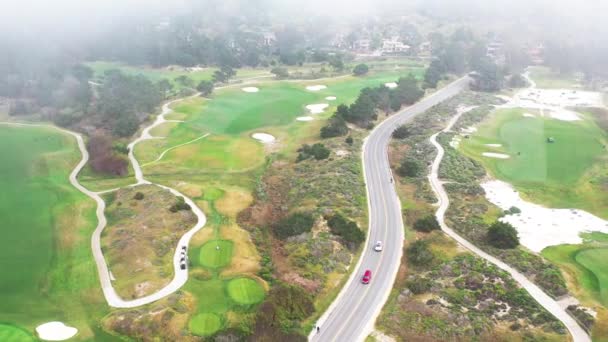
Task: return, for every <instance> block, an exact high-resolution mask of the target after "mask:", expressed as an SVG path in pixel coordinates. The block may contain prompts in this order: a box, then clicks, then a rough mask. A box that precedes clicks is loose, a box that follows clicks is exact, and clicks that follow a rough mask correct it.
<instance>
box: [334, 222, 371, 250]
mask: <svg viewBox="0 0 608 342" xmlns="http://www.w3.org/2000/svg"><path fill="white" fill-rule="evenodd" d="M326 219H327V225H328V226H329V229H330V231H331V232H332V234H334V235H337V236H339V237H341V238H342V239H344V241H345V242H346V243H348V244H350V245H353V246H355V247H356V246H358V245H359V244H361V242H363V241H365V234H364V233H363V231H361V229H359V226H357V223H356V222H354V221H350V220H347V219H346V218H344V217H343V216H342V215H340V214H335V215H333V216H331V217H328V218H326Z"/></svg>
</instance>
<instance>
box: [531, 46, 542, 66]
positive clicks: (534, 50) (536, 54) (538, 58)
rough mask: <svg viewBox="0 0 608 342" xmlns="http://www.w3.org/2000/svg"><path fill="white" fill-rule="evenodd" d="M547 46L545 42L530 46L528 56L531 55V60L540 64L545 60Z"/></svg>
mask: <svg viewBox="0 0 608 342" xmlns="http://www.w3.org/2000/svg"><path fill="white" fill-rule="evenodd" d="M544 55H545V47H544V46H543V44H537V45H534V46H532V47H530V48H528V56H530V62H532V64H535V65H540V64H543V63H544V62H545V58H544Z"/></svg>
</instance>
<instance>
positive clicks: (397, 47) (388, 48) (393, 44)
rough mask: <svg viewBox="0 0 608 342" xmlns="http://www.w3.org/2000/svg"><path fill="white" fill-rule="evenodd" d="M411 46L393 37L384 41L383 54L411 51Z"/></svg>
mask: <svg viewBox="0 0 608 342" xmlns="http://www.w3.org/2000/svg"><path fill="white" fill-rule="evenodd" d="M409 49H410V46H409V45H407V44H403V42H401V41H400V40H399V37H392V38H391V39H383V40H382V52H383V53H387V54H392V53H402V52H407V51H409Z"/></svg>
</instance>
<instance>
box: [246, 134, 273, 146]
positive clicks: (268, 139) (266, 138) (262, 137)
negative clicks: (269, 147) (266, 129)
mask: <svg viewBox="0 0 608 342" xmlns="http://www.w3.org/2000/svg"><path fill="white" fill-rule="evenodd" d="M251 137H252V138H253V139H255V140H259V141H260V142H262V143H263V144H270V143H272V142H274V141H275V140H276V138H275V137H273V136H272V135H270V134H267V133H253V134H252V135H251Z"/></svg>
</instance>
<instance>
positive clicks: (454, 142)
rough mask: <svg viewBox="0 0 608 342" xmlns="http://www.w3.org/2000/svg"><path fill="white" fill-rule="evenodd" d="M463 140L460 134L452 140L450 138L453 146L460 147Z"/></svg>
mask: <svg viewBox="0 0 608 342" xmlns="http://www.w3.org/2000/svg"><path fill="white" fill-rule="evenodd" d="M461 141H462V138H461V137H460V136H459V135H455V136H454V137H453V138H452V140H450V146H452V147H453V148H458V146H459V145H460V142H461Z"/></svg>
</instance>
